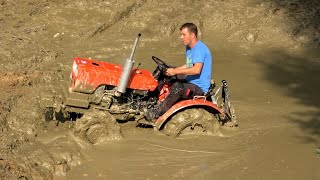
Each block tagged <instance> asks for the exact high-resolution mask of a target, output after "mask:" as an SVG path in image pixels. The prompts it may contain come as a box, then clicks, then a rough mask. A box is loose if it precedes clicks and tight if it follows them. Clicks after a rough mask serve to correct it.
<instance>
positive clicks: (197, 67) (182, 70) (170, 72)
mask: <svg viewBox="0 0 320 180" xmlns="http://www.w3.org/2000/svg"><path fill="white" fill-rule="evenodd" d="M202 67H203V63H195V64H194V65H193V66H192V67H190V68H186V65H183V66H181V67H178V68H168V69H167V71H166V75H167V76H174V75H177V74H184V75H198V74H200V73H201V70H202Z"/></svg>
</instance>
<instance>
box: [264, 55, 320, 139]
mask: <svg viewBox="0 0 320 180" xmlns="http://www.w3.org/2000/svg"><path fill="white" fill-rule="evenodd" d="M312 52H315V51H314V50H310V51H306V52H304V53H302V54H301V55H293V54H290V53H288V52H285V51H283V50H269V51H268V52H267V55H266V56H267V57H270V59H265V61H263V62H260V64H261V65H262V66H263V67H264V70H265V74H264V78H265V79H266V80H267V81H269V82H271V83H273V84H275V85H276V86H278V87H281V88H283V89H284V91H285V92H286V95H287V96H290V97H293V98H294V99H296V101H297V103H299V104H302V105H304V106H306V107H307V108H306V109H307V111H303V112H301V111H300V112H299V111H297V112H295V113H293V114H291V115H288V117H289V119H290V121H292V122H293V123H296V124H297V125H299V127H300V128H302V129H303V130H304V131H305V132H306V133H305V136H304V137H303V138H304V140H306V141H308V142H317V139H318V138H319V137H320V118H319V117H320V95H319V93H320V84H319V83H318V82H319V80H318V78H319V77H320V71H319V69H320V64H319V63H320V58H319V57H320V56H319V55H317V54H312ZM318 54H320V53H318ZM285 103H286V102H281V104H282V105H285Z"/></svg>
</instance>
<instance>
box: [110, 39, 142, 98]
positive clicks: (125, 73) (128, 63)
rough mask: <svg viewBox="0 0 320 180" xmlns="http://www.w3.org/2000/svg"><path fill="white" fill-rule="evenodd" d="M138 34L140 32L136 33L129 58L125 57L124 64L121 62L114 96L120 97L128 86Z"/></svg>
mask: <svg viewBox="0 0 320 180" xmlns="http://www.w3.org/2000/svg"><path fill="white" fill-rule="evenodd" d="M140 36H141V33H139V34H138V37H137V38H136V40H135V41H134V44H133V47H132V51H131V55H130V58H129V59H126V60H125V62H124V64H123V69H122V73H121V77H120V80H119V83H118V86H117V89H116V91H115V96H117V97H120V96H121V94H122V93H125V92H126V89H127V86H128V82H129V79H130V75H131V71H132V68H133V65H134V60H133V56H134V52H135V50H136V47H137V44H138V41H139V37H140Z"/></svg>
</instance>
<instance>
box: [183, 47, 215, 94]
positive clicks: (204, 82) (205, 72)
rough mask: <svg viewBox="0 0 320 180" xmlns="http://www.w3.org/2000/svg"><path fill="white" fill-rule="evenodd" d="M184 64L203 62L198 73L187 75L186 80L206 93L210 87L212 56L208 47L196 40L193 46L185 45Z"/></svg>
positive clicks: (188, 66) (189, 65) (188, 65)
mask: <svg viewBox="0 0 320 180" xmlns="http://www.w3.org/2000/svg"><path fill="white" fill-rule="evenodd" d="M186 57H187V60H186V66H187V68H190V67H192V66H193V65H194V64H195V63H203V66H202V71H201V73H200V74H198V75H187V77H186V80H187V81H188V82H189V83H192V84H196V85H197V86H199V87H200V88H201V89H202V91H203V92H204V93H207V92H208V90H209V87H210V80H211V70H212V57H211V53H210V50H209V48H208V47H207V46H206V45H205V44H204V43H203V42H201V41H198V42H197V43H196V45H195V46H194V47H193V48H189V47H188V46H187V47H186Z"/></svg>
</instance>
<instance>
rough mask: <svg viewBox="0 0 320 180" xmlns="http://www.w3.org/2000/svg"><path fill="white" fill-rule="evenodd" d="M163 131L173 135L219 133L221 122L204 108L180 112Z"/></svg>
mask: <svg viewBox="0 0 320 180" xmlns="http://www.w3.org/2000/svg"><path fill="white" fill-rule="evenodd" d="M163 132H164V133H165V134H166V135H168V136H172V137H177V136H180V135H187V134H196V135H217V134H220V124H219V122H218V120H217V119H216V118H215V117H214V115H213V114H211V113H209V112H208V111H206V110H205V109H202V108H192V109H186V110H183V111H181V112H178V113H177V114H175V115H174V116H172V118H171V119H169V121H168V122H167V123H166V124H165V126H164V128H163Z"/></svg>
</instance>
